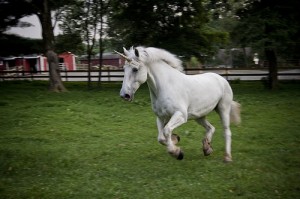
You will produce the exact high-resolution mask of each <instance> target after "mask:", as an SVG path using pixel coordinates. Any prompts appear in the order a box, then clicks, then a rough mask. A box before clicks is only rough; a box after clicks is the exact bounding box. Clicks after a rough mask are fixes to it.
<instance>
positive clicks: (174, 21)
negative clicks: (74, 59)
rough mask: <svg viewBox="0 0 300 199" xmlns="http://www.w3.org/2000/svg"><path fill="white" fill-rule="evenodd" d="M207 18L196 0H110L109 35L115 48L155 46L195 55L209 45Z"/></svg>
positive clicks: (200, 2)
mask: <svg viewBox="0 0 300 199" xmlns="http://www.w3.org/2000/svg"><path fill="white" fill-rule="evenodd" d="M207 21H208V18H207V17H206V12H205V10H204V8H203V6H202V1H199V0H190V1H188V0H174V1H166V0H149V1H136V0H121V1H119V0H118V1H116V0H113V1H112V12H111V16H110V18H109V22H110V31H109V35H110V36H111V37H112V38H114V39H115V42H116V43H118V44H119V47H122V46H131V45H146V46H156V47H163V48H166V49H168V50H171V51H172V52H174V53H177V54H178V55H184V56H191V55H197V56H198V57H199V56H200V54H201V52H205V49H207V48H208V47H209V41H208V38H207V37H206V35H205V34H203V25H204V24H205V23H207Z"/></svg>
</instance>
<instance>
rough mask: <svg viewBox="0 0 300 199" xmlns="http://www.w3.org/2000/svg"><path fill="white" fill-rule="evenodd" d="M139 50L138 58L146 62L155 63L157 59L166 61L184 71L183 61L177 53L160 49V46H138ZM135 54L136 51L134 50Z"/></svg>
mask: <svg viewBox="0 0 300 199" xmlns="http://www.w3.org/2000/svg"><path fill="white" fill-rule="evenodd" d="M136 49H137V50H138V52H139V57H138V60H139V61H141V62H144V63H153V62H157V61H164V62H165V63H167V64H168V65H170V66H171V67H173V68H175V69H177V70H179V71H183V67H182V61H181V60H180V59H178V58H177V57H176V56H175V55H173V54H171V53H170V52H168V51H166V50H163V49H160V48H153V47H149V48H144V47H141V46H139V47H136ZM131 50H132V51H133V49H130V51H131ZM132 53H133V54H134V51H133V52H132Z"/></svg>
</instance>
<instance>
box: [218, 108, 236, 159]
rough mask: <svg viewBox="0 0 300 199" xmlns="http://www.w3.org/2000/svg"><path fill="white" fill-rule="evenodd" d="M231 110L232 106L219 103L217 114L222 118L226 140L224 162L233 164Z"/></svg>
mask: <svg viewBox="0 0 300 199" xmlns="http://www.w3.org/2000/svg"><path fill="white" fill-rule="evenodd" d="M230 110H231V104H230V103H229V105H226V104H222V103H219V105H218V108H217V112H218V114H219V115H220V117H221V120H222V124H223V129H224V138H225V157H224V162H231V161H232V156H231V130H230Z"/></svg>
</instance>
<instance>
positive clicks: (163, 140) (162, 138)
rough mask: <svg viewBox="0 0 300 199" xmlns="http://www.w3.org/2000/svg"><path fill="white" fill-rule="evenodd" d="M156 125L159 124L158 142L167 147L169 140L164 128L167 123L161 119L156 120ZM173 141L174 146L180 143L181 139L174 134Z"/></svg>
mask: <svg viewBox="0 0 300 199" xmlns="http://www.w3.org/2000/svg"><path fill="white" fill-rule="evenodd" d="M156 124H157V129H158V136H157V140H158V142H159V143H160V144H162V145H167V139H166V137H165V135H164V126H165V124H166V123H165V122H164V121H163V120H162V119H160V118H159V117H157V118H156ZM171 136H172V137H171V138H172V141H173V143H174V144H177V143H178V142H179V141H180V137H179V136H178V135H176V134H172V135H171Z"/></svg>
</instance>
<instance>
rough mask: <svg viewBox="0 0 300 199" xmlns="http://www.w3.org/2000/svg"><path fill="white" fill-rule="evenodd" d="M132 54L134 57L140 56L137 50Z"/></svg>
mask: <svg viewBox="0 0 300 199" xmlns="http://www.w3.org/2000/svg"><path fill="white" fill-rule="evenodd" d="M134 54H135V56H136V57H139V56H140V53H139V51H138V49H134Z"/></svg>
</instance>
